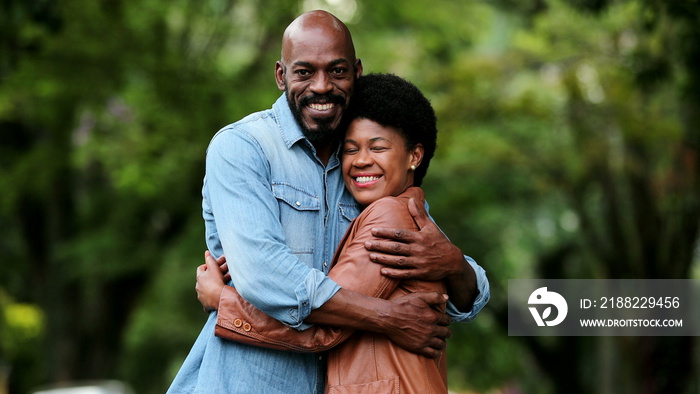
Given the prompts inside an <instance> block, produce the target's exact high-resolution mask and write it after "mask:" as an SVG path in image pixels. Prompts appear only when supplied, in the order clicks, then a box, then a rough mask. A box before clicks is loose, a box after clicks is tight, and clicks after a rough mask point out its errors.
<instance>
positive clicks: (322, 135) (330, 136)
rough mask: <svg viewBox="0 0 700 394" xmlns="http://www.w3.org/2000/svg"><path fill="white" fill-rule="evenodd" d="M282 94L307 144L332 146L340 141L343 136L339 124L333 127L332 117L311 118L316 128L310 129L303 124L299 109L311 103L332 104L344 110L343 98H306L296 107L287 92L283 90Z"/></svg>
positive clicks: (323, 96) (327, 96)
mask: <svg viewBox="0 0 700 394" xmlns="http://www.w3.org/2000/svg"><path fill="white" fill-rule="evenodd" d="M284 93H285V95H286V96H287V102H288V103H289V108H290V109H291V110H292V115H294V119H295V120H296V121H297V124H298V125H299V127H301V131H302V132H303V133H304V136H305V137H306V139H308V140H309V142H311V143H312V144H313V145H326V144H334V143H336V142H338V141H339V140H340V138H341V136H342V134H343V133H342V132H341V130H340V127H339V125H340V122H338V125H337V126H335V127H334V126H333V122H334V120H335V119H334V118H333V117H327V118H311V119H313V120H314V121H315V122H316V125H317V127H316V128H315V129H310V128H308V127H307V126H306V124H305V123H304V119H303V117H302V114H301V108H303V107H304V106H306V105H308V104H311V103H334V104H336V105H340V106H341V108H343V110H345V100H343V97H341V96H338V95H334V94H325V95H313V96H306V97H303V98H302V99H300V100H299V104H298V105H297V103H296V102H294V100H292V98H291V97H289V91H287V90H285V91H284Z"/></svg>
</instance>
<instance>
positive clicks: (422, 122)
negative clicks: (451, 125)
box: [345, 74, 437, 186]
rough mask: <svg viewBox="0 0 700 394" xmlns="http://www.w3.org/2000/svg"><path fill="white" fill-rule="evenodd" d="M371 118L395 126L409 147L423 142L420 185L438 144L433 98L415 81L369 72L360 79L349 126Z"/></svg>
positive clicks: (348, 115) (417, 181)
mask: <svg viewBox="0 0 700 394" xmlns="http://www.w3.org/2000/svg"><path fill="white" fill-rule="evenodd" d="M355 119H368V120H371V121H373V122H376V123H379V124H380V125H382V126H384V127H395V128H397V129H398V130H399V132H400V133H401V135H402V136H403V137H404V139H405V140H406V149H409V150H410V149H413V148H414V147H415V146H416V145H418V144H422V145H423V148H424V149H425V153H424V155H423V160H422V161H421V164H420V166H418V168H416V170H415V174H414V181H413V184H414V186H420V185H421V183H422V182H423V178H424V177H425V174H426V173H427V171H428V165H429V164H430V159H432V157H433V155H434V154H435V148H436V147H437V118H436V117H435V111H434V110H433V107H432V106H431V105H430V101H429V100H428V99H427V98H426V97H425V96H424V95H423V93H421V91H420V90H419V89H418V88H417V87H416V86H415V85H413V84H412V83H410V82H408V81H407V80H405V79H403V78H401V77H398V76H396V75H393V74H367V75H364V76H362V77H360V78H358V79H357V82H356V83H355V91H354V93H353V96H352V100H351V102H350V105H349V106H348V109H347V112H346V118H345V122H346V125H348V124H350V122H352V121H353V120H355Z"/></svg>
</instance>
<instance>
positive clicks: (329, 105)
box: [309, 103, 335, 111]
mask: <svg viewBox="0 0 700 394" xmlns="http://www.w3.org/2000/svg"><path fill="white" fill-rule="evenodd" d="M334 106H335V104H333V103H327V104H309V107H311V108H313V109H315V110H317V111H325V110H328V109H331V108H333V107H334Z"/></svg>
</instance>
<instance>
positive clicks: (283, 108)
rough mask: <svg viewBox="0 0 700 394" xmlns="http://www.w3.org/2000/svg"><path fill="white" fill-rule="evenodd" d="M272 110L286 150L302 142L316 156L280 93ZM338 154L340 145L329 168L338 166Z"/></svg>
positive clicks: (330, 161)
mask: <svg viewBox="0 0 700 394" xmlns="http://www.w3.org/2000/svg"><path fill="white" fill-rule="evenodd" d="M272 110H273V111H274V113H275V116H276V117H277V119H278V122H277V125H278V126H279V128H280V134H281V135H282V139H283V140H284V143H285V145H286V146H287V149H290V148H291V147H292V146H293V145H294V144H296V143H297V142H299V141H301V140H303V143H304V144H306V145H307V146H308V147H309V148H310V149H311V151H312V152H313V154H314V155H316V148H314V146H313V145H312V144H311V142H309V140H307V139H306V136H304V132H303V131H302V130H301V127H300V126H299V123H297V120H296V119H295V118H294V115H293V114H292V109H291V108H289V101H287V95H286V94H284V93H282V95H281V96H280V97H279V98H278V99H277V101H275V103H274V104H273V105H272ZM339 152H340V143H339V144H338V148H337V149H336V150H335V152H334V153H333V155H332V156H331V158H330V160H329V161H328V167H329V168H334V167H336V166H338V165H339V163H340V160H339V157H338V154H339Z"/></svg>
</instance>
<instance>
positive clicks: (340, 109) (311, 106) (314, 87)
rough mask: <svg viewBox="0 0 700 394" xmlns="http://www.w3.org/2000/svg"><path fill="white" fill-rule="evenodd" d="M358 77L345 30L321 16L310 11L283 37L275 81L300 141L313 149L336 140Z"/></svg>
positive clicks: (333, 19) (359, 72) (322, 13)
mask: <svg viewBox="0 0 700 394" xmlns="http://www.w3.org/2000/svg"><path fill="white" fill-rule="evenodd" d="M360 75H362V62H361V61H360V59H357V58H355V47H354V45H353V43H352V37H351V36H350V31H349V30H348V28H347V27H346V26H345V25H344V24H343V23H342V22H341V21H340V20H338V18H336V17H335V16H333V15H331V14H329V13H328V12H325V11H310V12H307V13H304V14H302V15H301V16H299V17H298V18H297V19H295V20H294V21H293V22H292V23H291V24H290V25H289V26H288V27H287V29H286V30H285V31H284V36H283V38H282V58H281V60H280V61H278V62H277V63H276V64H275V79H276V81H277V86H278V87H279V89H280V90H284V92H285V94H286V96H287V100H288V101H289V106H290V108H291V109H292V113H293V114H294V117H295V118H296V120H297V122H298V123H299V125H300V126H301V128H302V130H303V131H304V135H306V137H307V138H308V139H309V140H310V141H311V142H312V143H313V144H314V145H317V146H319V145H326V144H329V143H333V142H335V141H337V140H338V139H339V138H340V135H341V134H340V132H341V130H338V127H339V125H340V122H341V119H342V117H343V113H344V112H345V108H346V107H347V105H348V103H349V102H350V97H351V96H352V92H353V89H354V86H355V79H356V78H358V77H359V76H360Z"/></svg>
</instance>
